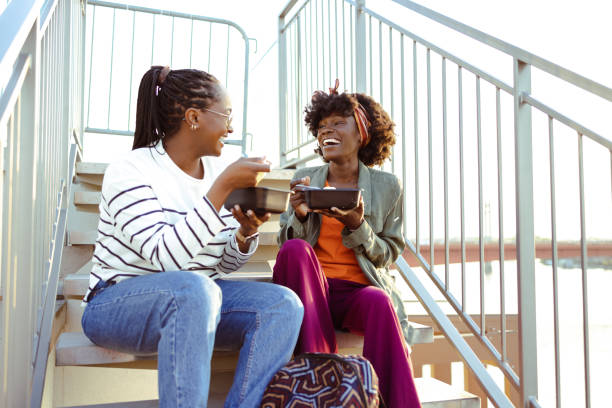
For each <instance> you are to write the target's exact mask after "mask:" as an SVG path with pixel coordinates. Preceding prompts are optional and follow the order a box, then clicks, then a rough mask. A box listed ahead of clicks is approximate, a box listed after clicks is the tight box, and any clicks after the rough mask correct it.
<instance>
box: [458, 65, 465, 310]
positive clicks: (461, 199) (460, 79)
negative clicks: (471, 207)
mask: <svg viewBox="0 0 612 408" xmlns="http://www.w3.org/2000/svg"><path fill="white" fill-rule="evenodd" d="M457 88H458V92H457V93H458V96H459V114H458V116H459V207H460V212H461V311H462V312H464V313H465V311H466V307H465V302H466V295H465V200H464V192H465V190H464V187H465V185H464V178H463V72H462V69H461V65H459V66H458V67H457Z"/></svg>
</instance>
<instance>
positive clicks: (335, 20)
mask: <svg viewBox="0 0 612 408" xmlns="http://www.w3.org/2000/svg"><path fill="white" fill-rule="evenodd" d="M334 29H335V30H336V36H335V37H334V39H335V51H336V78H338V0H334Z"/></svg>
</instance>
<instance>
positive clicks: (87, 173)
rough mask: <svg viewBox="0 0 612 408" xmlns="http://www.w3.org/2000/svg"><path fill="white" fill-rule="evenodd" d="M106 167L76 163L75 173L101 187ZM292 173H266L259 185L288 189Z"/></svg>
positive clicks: (99, 164) (286, 171) (274, 170)
mask: <svg viewBox="0 0 612 408" xmlns="http://www.w3.org/2000/svg"><path fill="white" fill-rule="evenodd" d="M107 167H108V163H87V162H77V163H76V173H77V176H78V178H79V180H80V181H84V182H86V183H89V184H94V185H97V186H102V180H103V178H104V172H105V171H106V168H107ZM294 172H295V170H285V169H272V170H271V171H270V172H269V173H266V175H265V176H264V178H263V180H262V181H261V182H260V183H259V185H260V186H262V187H271V188H289V181H290V180H291V179H292V178H293V173H294Z"/></svg>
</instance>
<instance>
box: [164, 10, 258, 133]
mask: <svg viewBox="0 0 612 408" xmlns="http://www.w3.org/2000/svg"><path fill="white" fill-rule="evenodd" d="M173 21H174V20H173ZM246 42H247V43H248V42H249V40H248V39H247V40H246ZM229 48H230V26H229V24H228V25H227V48H226V50H225V87H226V88H227V77H228V76H229ZM243 128H244V126H243Z"/></svg>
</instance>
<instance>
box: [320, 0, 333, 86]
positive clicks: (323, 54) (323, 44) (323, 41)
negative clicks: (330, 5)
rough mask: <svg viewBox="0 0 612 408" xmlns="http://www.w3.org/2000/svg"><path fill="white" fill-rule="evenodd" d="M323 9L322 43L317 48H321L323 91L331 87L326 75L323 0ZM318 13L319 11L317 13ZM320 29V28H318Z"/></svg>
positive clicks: (323, 11)
mask: <svg viewBox="0 0 612 408" xmlns="http://www.w3.org/2000/svg"><path fill="white" fill-rule="evenodd" d="M320 4H321V7H320V9H321V10H320V11H321V42H320V43H318V44H317V47H321V61H322V62H321V76H322V77H323V89H325V87H327V86H329V85H331V80H330V81H329V82H328V81H327V76H326V75H325V74H326V72H325V43H326V42H327V41H325V7H324V5H323V0H321V2H320ZM317 13H318V11H317ZM317 28H318V27H317Z"/></svg>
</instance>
